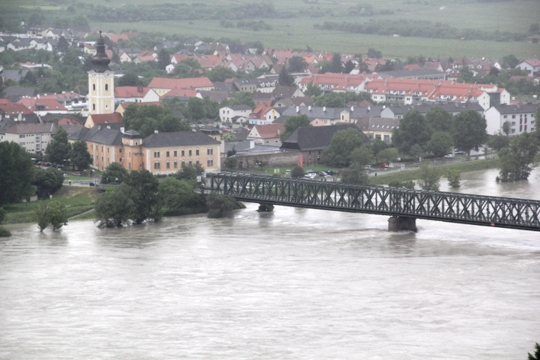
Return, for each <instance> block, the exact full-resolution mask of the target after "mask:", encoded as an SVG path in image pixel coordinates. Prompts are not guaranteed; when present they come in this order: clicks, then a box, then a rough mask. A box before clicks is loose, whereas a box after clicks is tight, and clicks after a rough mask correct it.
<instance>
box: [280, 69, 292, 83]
mask: <svg viewBox="0 0 540 360" xmlns="http://www.w3.org/2000/svg"><path fill="white" fill-rule="evenodd" d="M278 83H279V85H281V86H294V77H293V76H292V75H291V74H290V73H289V72H288V71H287V68H286V67H285V66H284V67H282V68H281V70H280V72H279V77H278Z"/></svg>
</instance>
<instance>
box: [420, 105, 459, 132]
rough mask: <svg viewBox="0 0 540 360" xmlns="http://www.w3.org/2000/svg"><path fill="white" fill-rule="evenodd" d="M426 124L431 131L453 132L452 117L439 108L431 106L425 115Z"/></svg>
mask: <svg viewBox="0 0 540 360" xmlns="http://www.w3.org/2000/svg"><path fill="white" fill-rule="evenodd" d="M426 122H427V124H428V125H429V127H430V129H431V131H433V132H436V131H445V132H448V133H451V132H452V131H453V130H454V117H453V116H452V114H450V113H449V112H448V111H446V110H444V109H443V108H442V107H440V106H433V107H432V108H431V109H429V111H428V112H427V113H426Z"/></svg>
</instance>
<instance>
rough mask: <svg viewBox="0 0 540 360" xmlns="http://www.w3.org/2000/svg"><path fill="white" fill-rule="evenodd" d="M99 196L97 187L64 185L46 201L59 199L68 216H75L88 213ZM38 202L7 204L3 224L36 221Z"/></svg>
mask: <svg viewBox="0 0 540 360" xmlns="http://www.w3.org/2000/svg"><path fill="white" fill-rule="evenodd" d="M98 196H99V192H98V191H97V190H96V189H95V188H90V187H75V186H63V187H62V188H61V189H60V190H58V191H57V192H56V194H54V195H53V198H52V199H49V200H44V201H45V202H50V201H58V202H59V203H61V204H62V205H65V206H66V211H67V215H68V217H70V218H71V217H74V216H76V215H78V214H82V213H86V212H88V211H90V210H93V209H94V202H95V201H96V198H97V197H98ZM37 204H38V202H37V201H34V202H30V203H20V204H10V205H6V206H5V207H4V209H5V210H6V211H7V214H6V218H5V219H4V221H3V223H2V224H4V225H5V224H17V223H31V222H34V221H35V216H34V211H35V208H36V206H37ZM87 216H90V218H92V217H93V211H92V212H91V215H90V214H85V216H84V217H83V218H85V219H86V218H88V217H87Z"/></svg>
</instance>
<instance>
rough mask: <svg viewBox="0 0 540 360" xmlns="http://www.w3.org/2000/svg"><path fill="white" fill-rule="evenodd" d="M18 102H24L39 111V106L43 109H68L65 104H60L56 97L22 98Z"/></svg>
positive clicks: (28, 106) (23, 103)
mask: <svg viewBox="0 0 540 360" xmlns="http://www.w3.org/2000/svg"><path fill="white" fill-rule="evenodd" d="M17 104H22V105H24V106H26V107H27V108H29V109H30V110H32V111H38V107H42V110H40V111H43V110H67V109H66V108H65V107H64V105H62V104H60V103H59V102H58V101H56V99H51V98H48V97H45V98H42V97H39V98H22V99H20V100H19V101H17Z"/></svg>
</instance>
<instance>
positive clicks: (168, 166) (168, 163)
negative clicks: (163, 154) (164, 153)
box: [167, 161, 171, 169]
mask: <svg viewBox="0 0 540 360" xmlns="http://www.w3.org/2000/svg"><path fill="white" fill-rule="evenodd" d="M170 168H171V163H170V162H168V161H167V169H170Z"/></svg>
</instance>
